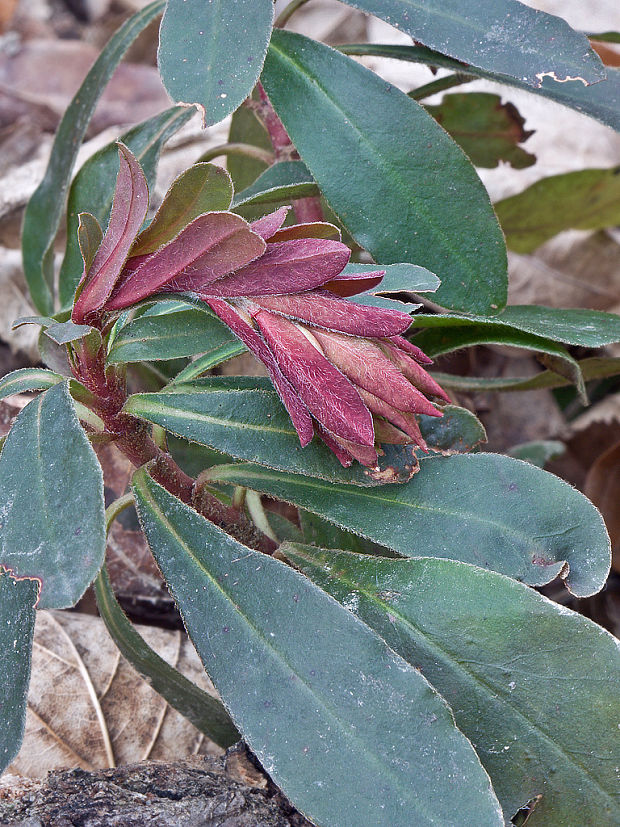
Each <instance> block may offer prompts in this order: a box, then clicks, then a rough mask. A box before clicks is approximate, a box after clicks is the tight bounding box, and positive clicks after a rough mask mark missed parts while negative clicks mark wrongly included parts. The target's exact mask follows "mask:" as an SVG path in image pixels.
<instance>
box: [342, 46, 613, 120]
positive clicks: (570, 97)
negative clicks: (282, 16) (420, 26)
mask: <svg viewBox="0 0 620 827" xmlns="http://www.w3.org/2000/svg"><path fill="white" fill-rule="evenodd" d="M338 48H339V50H340V51H342V52H344V53H345V54H349V55H376V56H378V57H392V58H395V59H397V60H408V61H410V62H412V63H425V64H427V65H429V66H438V67H442V68H444V69H452V70H454V71H455V72H466V73H467V74H468V75H474V76H475V77H477V78H485V79H486V80H492V81H496V82H497V83H504V84H506V85H508V86H514V87H515V88H517V89H523V90H525V91H526V92H533V93H534V94H536V95H542V97H544V98H549V99H550V100H554V101H556V102H557V103H561V104H563V105H564V106H568V107H570V108H571V109H575V110H576V111H577V112H582V113H583V114H584V115H589V116H590V117H591V118H595V119H596V120H597V121H600V122H601V123H604V124H605V125H606V126H611V127H612V128H613V129H615V130H616V131H620V69H614V68H612V67H609V66H608V67H606V72H607V79H606V80H603V81H601V82H600V83H594V84H593V85H592V86H584V85H583V83H581V81H578V80H574V81H565V82H564V83H559V82H558V81H555V80H553V79H552V78H550V77H545V78H544V79H543V82H542V86H541V87H540V88H538V89H535V88H533V87H531V86H528V84H527V83H524V82H523V81H521V80H517V79H516V78H514V77H511V76H510V75H503V74H498V73H495V72H489V71H486V70H484V69H480V68H478V67H476V66H472V65H467V64H465V63H460V62H459V61H458V60H453V58H450V57H446V56H445V55H442V54H441V53H440V52H435V51H433V50H432V49H427V48H426V47H425V46H395V45H392V44H381V43H352V44H348V45H346V46H339V47H338Z"/></svg>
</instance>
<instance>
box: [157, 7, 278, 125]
mask: <svg viewBox="0 0 620 827" xmlns="http://www.w3.org/2000/svg"><path fill="white" fill-rule="evenodd" d="M272 21H273V2H272V0H216V2H214V3H205V2H204V0H168V2H167V5H166V12H165V14H164V18H163V20H162V22H161V28H160V32H159V51H158V53H157V58H158V63H159V73H160V75H161V78H162V81H163V83H164V86H165V87H166V89H167V91H168V93H169V94H170V96H171V97H172V98H173V100H175V101H178V102H179V103H182V102H185V103H195V104H198V105H199V106H200V108H201V109H202V114H203V120H204V123H205V126H211V125H212V124H215V123H218V122H219V121H222V120H224V118H225V117H226V116H227V115H230V113H231V112H234V111H235V109H237V107H238V106H240V105H241V103H242V102H243V101H244V99H245V98H247V96H248V95H249V94H250V92H251V91H252V89H253V88H254V85H255V83H256V81H257V80H258V76H259V75H260V71H261V67H262V65H263V60H264V59H265V52H266V50H267V44H268V43H269V36H270V34H271V24H272Z"/></svg>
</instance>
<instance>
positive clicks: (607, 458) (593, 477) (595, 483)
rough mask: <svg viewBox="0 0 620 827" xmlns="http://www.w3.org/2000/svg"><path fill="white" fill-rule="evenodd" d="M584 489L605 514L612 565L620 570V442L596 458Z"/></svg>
mask: <svg viewBox="0 0 620 827" xmlns="http://www.w3.org/2000/svg"><path fill="white" fill-rule="evenodd" d="M584 490H585V494H586V496H587V497H589V498H590V499H591V500H592V502H593V503H594V505H595V506H597V508H598V509H599V511H600V512H601V514H602V515H603V518H604V520H605V525H606V526H607V531H608V532H609V537H610V539H611V550H612V566H613V568H614V569H615V570H616V571H619V572H620V442H617V443H616V444H615V445H612V447H611V448H609V449H608V450H607V451H605V453H603V454H601V455H600V456H599V457H598V458H597V459H596V460H595V462H594V463H593V464H592V467H591V468H590V470H589V471H588V474H587V476H586V482H585V486H584Z"/></svg>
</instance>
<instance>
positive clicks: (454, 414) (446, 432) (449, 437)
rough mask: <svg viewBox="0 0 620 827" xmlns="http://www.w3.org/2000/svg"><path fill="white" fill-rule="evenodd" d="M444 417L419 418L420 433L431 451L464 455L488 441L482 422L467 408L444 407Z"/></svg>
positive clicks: (423, 416) (422, 416)
mask: <svg viewBox="0 0 620 827" xmlns="http://www.w3.org/2000/svg"><path fill="white" fill-rule="evenodd" d="M441 410H442V411H443V416H442V417H441V418H439V417H436V416H425V415H424V414H422V415H421V416H419V417H418V421H419V423H420V431H421V432H422V436H423V437H424V439H425V440H426V444H427V445H428V447H429V448H430V449H431V451H439V452H440V453H442V454H446V455H448V454H463V453H465V452H467V451H471V450H472V449H473V448H476V447H477V446H478V445H480V444H481V443H483V442H486V441H487V433H486V431H485V430H484V426H483V424H482V422H480V420H479V419H478V417H477V416H475V414H473V413H472V412H471V411H468V410H467V408H459V407H458V406H457V405H444V407H443V408H442V409H441Z"/></svg>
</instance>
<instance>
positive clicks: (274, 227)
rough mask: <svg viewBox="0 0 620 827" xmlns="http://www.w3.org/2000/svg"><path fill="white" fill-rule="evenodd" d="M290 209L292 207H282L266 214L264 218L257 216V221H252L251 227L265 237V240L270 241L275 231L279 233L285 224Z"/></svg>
mask: <svg viewBox="0 0 620 827" xmlns="http://www.w3.org/2000/svg"><path fill="white" fill-rule="evenodd" d="M290 209H291V208H290V207H280V208H279V209H277V210H276V211H275V212H270V213H269V215H264V216H263V217H262V218H257V219H256V221H252V223H251V224H250V227H251V228H252V230H253V231H254V232H255V233H256V234H257V235H259V236H260V237H261V238H264V239H265V241H269V240H270V239H271V237H272V236H273V235H274V233H277V232H278V230H279V229H280V227H281V226H282V225H283V224H284V222H285V220H286V216H287V215H288V212H289V210H290Z"/></svg>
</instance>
